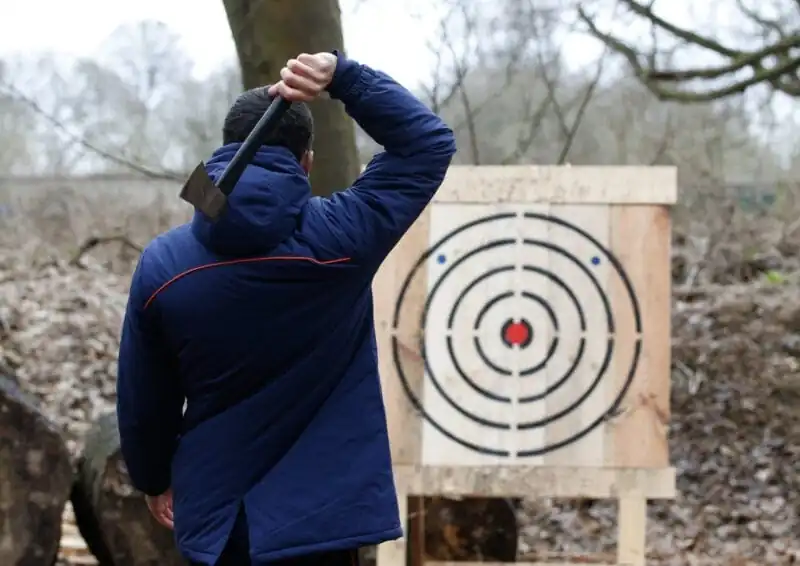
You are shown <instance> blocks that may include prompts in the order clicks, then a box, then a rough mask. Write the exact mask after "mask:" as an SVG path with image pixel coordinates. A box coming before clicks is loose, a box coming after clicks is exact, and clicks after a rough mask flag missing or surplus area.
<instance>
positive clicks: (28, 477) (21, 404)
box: [0, 375, 72, 566]
mask: <svg viewBox="0 0 800 566" xmlns="http://www.w3.org/2000/svg"><path fill="white" fill-rule="evenodd" d="M71 483H72V463H71V461H70V454H69V451H68V450H67V447H66V444H65V441H64V438H63V437H62V435H61V433H60V432H59V430H58V429H57V428H56V427H55V426H54V425H53V424H52V423H51V422H50V421H49V420H48V419H47V418H46V417H45V416H44V415H43V414H42V413H41V412H40V411H39V409H38V406H37V403H36V401H35V399H33V398H32V397H30V396H28V395H27V394H25V393H24V392H23V391H21V390H20V388H19V387H18V384H17V382H16V380H14V379H12V378H10V377H8V376H5V375H0V541H2V544H0V564H3V565H4V566H6V565H7V566H33V565H50V564H54V563H55V561H56V558H57V555H58V546H59V540H60V538H61V515H62V513H63V511H64V507H65V505H66V502H67V500H68V498H69V492H70V484H71Z"/></svg>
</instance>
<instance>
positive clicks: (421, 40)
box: [0, 0, 684, 86]
mask: <svg viewBox="0 0 800 566" xmlns="http://www.w3.org/2000/svg"><path fill="white" fill-rule="evenodd" d="M4 1H5V2H8V3H13V6H14V8H13V9H12V10H4V11H3V13H2V17H0V56H2V55H3V54H8V53H11V52H15V51H17V52H19V51H22V52H26V51H27V52H30V51H39V50H43V49H44V50H54V51H58V52H61V53H65V54H74V55H91V54H92V53H93V52H96V50H97V48H98V46H99V45H100V43H101V42H102V41H103V40H104V39H105V38H106V37H107V36H108V35H109V34H110V33H111V32H112V31H113V30H114V29H115V28H116V27H117V26H119V25H120V24H123V23H126V22H135V21H138V20H142V19H148V18H152V19H156V20H160V21H162V22H164V23H166V24H167V25H168V26H169V27H170V28H172V29H173V30H174V31H175V32H177V33H178V34H179V35H180V36H181V37H182V38H183V44H184V47H185V49H186V50H187V52H188V53H189V54H190V55H191V56H192V58H193V59H194V60H195V61H196V63H197V72H198V74H204V73H205V72H207V71H208V70H209V69H213V68H215V67H217V66H218V65H219V64H220V63H221V62H223V61H225V60H231V59H232V58H233V57H234V49H233V42H232V39H231V35H230V31H229V29H228V24H227V20H226V18H225V12H224V10H223V7H222V2H221V0H30V1H23V0H4ZM674 1H675V2H676V3H683V2H684V0H674ZM432 4H434V2H433V1H432V0H341V6H342V17H343V24H344V32H345V42H346V47H347V50H348V54H349V55H351V56H353V57H355V58H357V59H359V60H360V61H362V62H364V63H367V64H370V65H373V66H376V67H380V68H381V69H383V70H385V71H387V72H388V73H390V74H392V75H393V76H395V78H397V79H398V80H400V81H401V82H403V83H405V84H408V85H409V86H413V85H415V84H416V83H419V82H420V81H422V80H425V78H426V77H427V73H428V71H429V69H430V67H431V61H432V59H431V54H430V52H429V50H428V48H427V47H426V39H430V38H432V37H434V35H435V33H436V24H437V18H436V17H435V15H434V14H431V13H430V12H431V8H429V6H431V5H432ZM426 13H427V14H429V17H425V14H426ZM43 15H45V17H42V16H43ZM420 15H422V17H419V16H420ZM566 49H568V52H569V55H570V56H571V58H572V59H582V58H583V59H587V60H591V58H592V56H593V55H596V54H597V51H598V48H597V46H596V44H595V42H593V41H592V40H590V39H588V38H587V39H580V38H576V39H575V41H571V42H570V44H569V45H568V46H567V47H566Z"/></svg>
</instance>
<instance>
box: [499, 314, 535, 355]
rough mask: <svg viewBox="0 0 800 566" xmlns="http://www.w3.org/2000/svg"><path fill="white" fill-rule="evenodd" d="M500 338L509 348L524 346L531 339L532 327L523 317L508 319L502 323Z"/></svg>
mask: <svg viewBox="0 0 800 566" xmlns="http://www.w3.org/2000/svg"><path fill="white" fill-rule="evenodd" d="M502 338H503V342H504V343H505V345H506V346H508V347H509V348H511V347H513V346H519V347H520V348H524V347H526V346H528V345H529V344H530V343H531V340H533V328H532V327H531V324H530V323H529V322H528V321H527V320H525V319H524V318H522V319H520V320H511V319H509V320H508V321H506V323H505V324H504V325H503V329H502Z"/></svg>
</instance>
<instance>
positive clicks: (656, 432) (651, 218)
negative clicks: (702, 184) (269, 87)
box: [606, 205, 671, 468]
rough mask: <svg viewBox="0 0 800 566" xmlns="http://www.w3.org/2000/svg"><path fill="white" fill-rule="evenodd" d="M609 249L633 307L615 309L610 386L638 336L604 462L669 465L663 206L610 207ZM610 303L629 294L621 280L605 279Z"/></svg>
mask: <svg viewBox="0 0 800 566" xmlns="http://www.w3.org/2000/svg"><path fill="white" fill-rule="evenodd" d="M612 227H613V228H612V230H613V232H612V246H611V247H612V252H613V254H614V255H615V256H616V258H617V259H618V260H619V262H620V263H621V264H622V265H623V266H624V269H625V273H626V274H627V277H628V279H629V281H630V284H631V286H632V289H633V291H634V295H635V296H636V299H637V301H638V305H639V309H640V320H641V332H640V331H639V329H637V328H636V327H635V319H634V317H633V316H620V317H619V323H618V327H617V331H616V348H617V351H616V354H615V357H614V361H615V372H614V378H615V379H616V380H617V382H616V384H615V386H614V388H613V389H614V390H615V392H616V391H617V390H620V389H621V388H622V387H623V385H624V383H623V382H624V381H625V380H626V379H627V378H628V375H629V373H630V368H631V362H632V360H634V359H636V352H635V344H636V343H637V340H638V339H639V338H640V339H641V353H640V355H639V357H638V365H637V366H636V373H635V375H634V377H633V380H632V382H631V383H630V387H629V388H628V390H627V393H626V395H625V397H624V398H623V400H622V404H621V406H620V410H619V412H618V414H617V415H616V416H615V417H614V418H613V419H612V422H611V425H610V426H609V427H608V429H607V435H606V444H607V452H606V465H608V466H612V467H628V466H629V467H637V468H647V467H652V468H662V467H666V466H668V465H669V446H668V426H669V419H670V405H669V401H670V356H671V348H670V307H671V297H670V293H671V273H670V269H671V264H670V238H671V234H670V218H669V210H668V208H667V207H664V206H652V205H642V206H615V207H612ZM610 293H611V295H612V297H613V300H614V302H615V304H618V305H626V304H627V305H629V308H632V305H633V302H632V301H631V299H630V293H629V291H628V289H626V288H625V286H624V285H623V282H622V281H621V280H620V279H619V278H617V279H614V280H612V282H611V291H610Z"/></svg>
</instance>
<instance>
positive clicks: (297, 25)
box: [223, 0, 361, 196]
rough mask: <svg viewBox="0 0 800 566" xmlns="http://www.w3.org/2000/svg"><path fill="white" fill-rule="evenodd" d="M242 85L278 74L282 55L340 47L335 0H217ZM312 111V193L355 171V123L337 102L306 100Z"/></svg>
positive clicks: (324, 191) (340, 183) (329, 189)
mask: <svg viewBox="0 0 800 566" xmlns="http://www.w3.org/2000/svg"><path fill="white" fill-rule="evenodd" d="M223 3H224V5H225V11H226V12H227V15H228V22H229V23H230V27H231V33H232V34H233V40H234V42H235V43H236V51H237V53H238V56H239V62H240V65H241V68H242V79H243V82H244V87H245V88H254V87H257V86H261V85H266V84H272V83H274V82H276V81H278V80H279V79H280V71H281V68H282V67H283V66H284V64H285V63H286V61H288V60H289V59H291V58H293V57H296V56H297V55H299V54H300V53H318V52H321V51H331V50H333V49H339V50H342V49H343V47H344V40H343V38H342V25H341V17H340V10H339V2H338V0H223ZM310 107H311V112H312V114H313V116H314V130H315V132H314V137H315V139H314V167H313V169H312V172H311V186H312V190H313V192H314V194H315V195H319V196H327V195H330V194H332V193H333V192H335V191H338V190H341V189H345V188H347V187H348V186H350V184H351V183H352V182H353V180H354V179H355V177H356V176H357V175H358V174H359V172H360V170H361V166H360V163H359V158H358V151H357V148H356V140H355V129H354V127H353V122H352V120H351V119H350V118H349V117H348V116H347V114H346V113H345V111H344V107H343V106H342V105H341V104H340V103H339V102H333V101H331V100H318V101H315V102H313V103H311V104H310Z"/></svg>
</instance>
